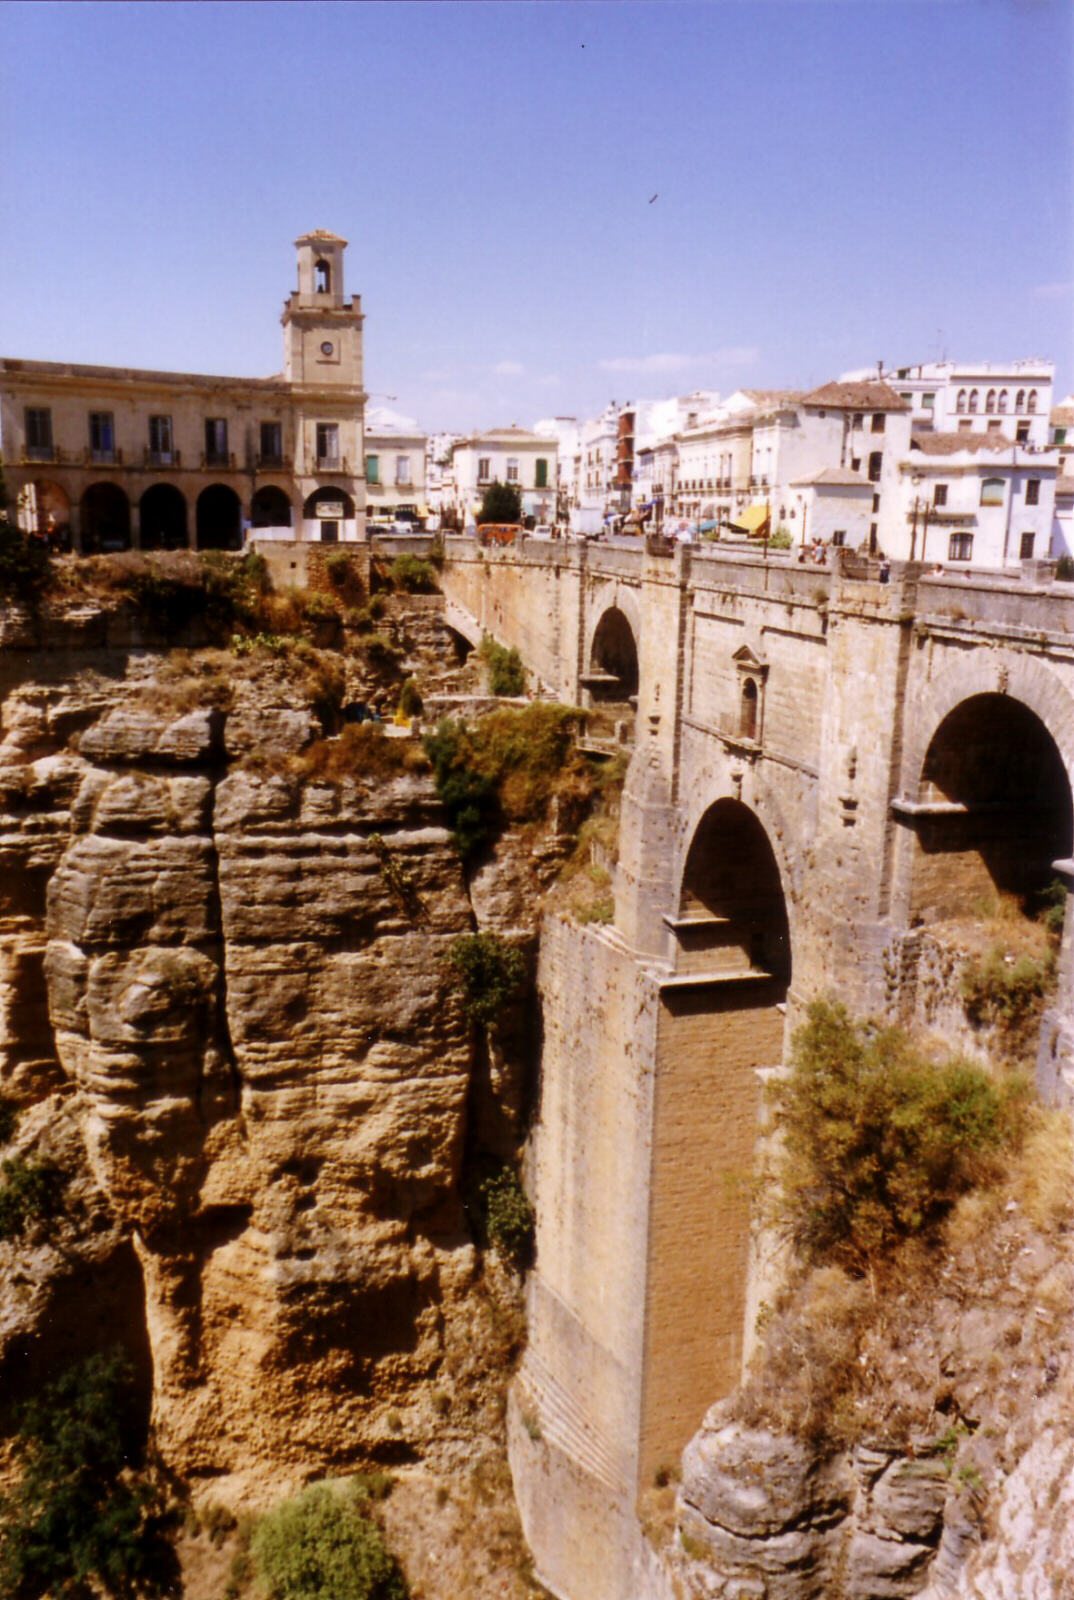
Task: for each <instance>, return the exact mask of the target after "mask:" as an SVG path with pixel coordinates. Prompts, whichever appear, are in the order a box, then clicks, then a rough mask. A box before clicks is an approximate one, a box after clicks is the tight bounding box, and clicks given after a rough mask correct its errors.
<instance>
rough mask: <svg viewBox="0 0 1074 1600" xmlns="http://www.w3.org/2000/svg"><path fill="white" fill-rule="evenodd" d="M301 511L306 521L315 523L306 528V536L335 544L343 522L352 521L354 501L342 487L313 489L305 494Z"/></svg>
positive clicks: (324, 542) (342, 527) (342, 528)
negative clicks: (311, 526)
mask: <svg viewBox="0 0 1074 1600" xmlns="http://www.w3.org/2000/svg"><path fill="white" fill-rule="evenodd" d="M302 512H303V515H304V517H305V518H306V521H307V522H312V523H314V524H315V526H314V528H312V529H308V530H307V534H308V537H310V538H313V539H320V541H321V543H322V544H337V543H338V542H339V539H340V536H341V534H342V533H343V531H344V524H345V523H347V522H353V519H354V501H353V500H352V499H351V497H350V495H349V494H347V492H346V490H344V489H332V488H324V489H315V490H314V492H313V494H311V495H307V497H306V503H305V505H304V506H303V508H302Z"/></svg>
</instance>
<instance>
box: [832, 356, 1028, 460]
mask: <svg viewBox="0 0 1074 1600" xmlns="http://www.w3.org/2000/svg"><path fill="white" fill-rule="evenodd" d="M848 376H853V377H860V376H863V374H848ZM883 377H884V379H885V381H886V382H887V383H890V384H891V385H892V387H893V388H894V389H895V390H896V391H897V392H898V393H899V394H900V395H901V396H902V397H903V399H905V400H906V401H907V403H908V404H909V405H910V408H911V425H912V427H913V430H914V432H915V433H921V432H925V431H926V430H927V429H928V428H930V427H931V428H932V429H934V431H935V432H937V433H1002V434H1003V435H1004V436H1005V437H1009V438H1010V439H1012V440H1014V441H1015V442H1016V443H1017V444H1029V445H1036V446H1037V447H1039V448H1041V449H1043V448H1044V447H1045V446H1046V445H1047V443H1048V414H1049V412H1050V411H1051V406H1052V385H1053V383H1054V380H1055V367H1054V365H1053V363H1052V362H1050V361H1036V360H1032V361H1008V362H1006V363H995V362H988V361H977V362H968V363H967V362H962V361H929V362H923V363H919V364H918V365H917V366H913V367H896V368H894V369H893V370H891V371H885V372H884V373H883Z"/></svg>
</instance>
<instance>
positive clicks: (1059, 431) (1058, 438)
mask: <svg viewBox="0 0 1074 1600" xmlns="http://www.w3.org/2000/svg"><path fill="white" fill-rule="evenodd" d="M1026 431H1027V432H1028V431H1029V430H1028V428H1027V430H1026ZM1066 442H1067V430H1066V429H1065V428H1056V430H1055V438H1054V439H1053V440H1052V443H1053V444H1066Z"/></svg>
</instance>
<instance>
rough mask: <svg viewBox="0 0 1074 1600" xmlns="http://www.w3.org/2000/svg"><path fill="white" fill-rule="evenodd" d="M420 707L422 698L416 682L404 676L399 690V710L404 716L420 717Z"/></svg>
mask: <svg viewBox="0 0 1074 1600" xmlns="http://www.w3.org/2000/svg"><path fill="white" fill-rule="evenodd" d="M422 709H423V707H422V699H421V695H420V694H419V693H418V686H417V684H416V683H415V682H414V679H413V678H405V679H404V680H403V686H402V688H401V689H400V690H399V710H400V712H401V713H402V715H403V716H404V717H420V716H421V713H422Z"/></svg>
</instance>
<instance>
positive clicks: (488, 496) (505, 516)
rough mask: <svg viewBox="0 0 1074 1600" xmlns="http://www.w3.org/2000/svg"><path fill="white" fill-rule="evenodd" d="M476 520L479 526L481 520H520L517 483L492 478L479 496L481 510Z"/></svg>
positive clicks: (520, 503)
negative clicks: (502, 481)
mask: <svg viewBox="0 0 1074 1600" xmlns="http://www.w3.org/2000/svg"><path fill="white" fill-rule="evenodd" d="M476 521H477V524H478V526H479V527H480V525H481V523H483V522H506V523H511V522H515V523H518V522H521V521H522V494H521V492H520V490H519V488H518V485H517V484H514V483H501V482H500V480H499V478H494V479H493V481H492V482H491V483H490V484H489V485H488V487H487V488H486V490H485V492H484V494H483V495H482V496H481V510H480V511H479V512H478V513H477V518H476Z"/></svg>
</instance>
